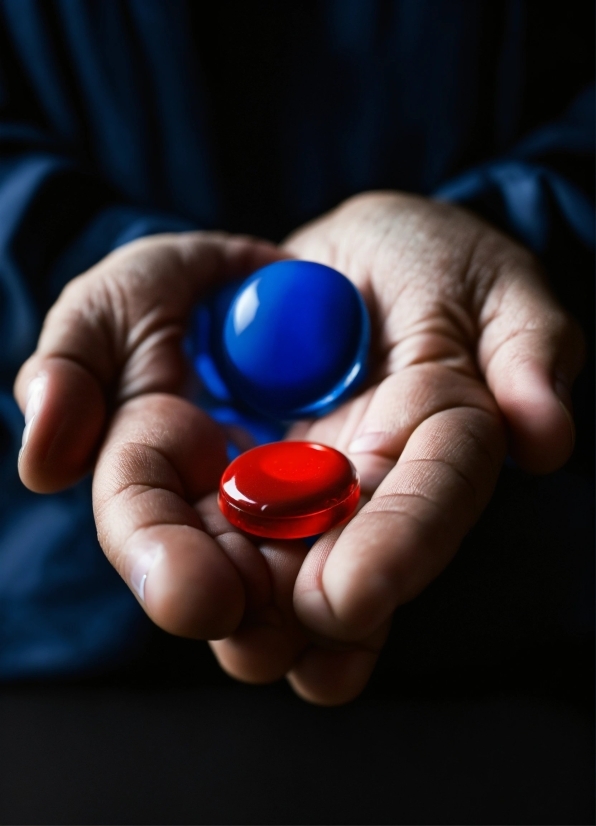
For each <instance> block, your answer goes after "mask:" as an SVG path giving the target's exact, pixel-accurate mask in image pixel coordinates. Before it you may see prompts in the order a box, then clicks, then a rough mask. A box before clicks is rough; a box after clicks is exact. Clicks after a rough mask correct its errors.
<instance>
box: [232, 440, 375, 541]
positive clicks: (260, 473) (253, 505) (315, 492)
mask: <svg viewBox="0 0 596 826" xmlns="http://www.w3.org/2000/svg"><path fill="white" fill-rule="evenodd" d="M359 498H360V481H359V479H358V474H357V472H356V469H355V467H354V465H353V464H352V463H351V462H350V461H349V459H347V458H346V457H345V456H344V455H343V453H340V452H339V451H338V450H334V448H332V447H327V446H325V445H318V444H314V443H313V442H275V443H273V444H269V445H262V446H261V447H255V448H253V449H252V450H249V451H247V452H246V453H243V454H242V455H240V456H238V458H237V459H234V461H233V462H232V463H231V464H230V465H228V467H227V468H226V470H225V472H224V474H223V476H222V478H221V482H220V485H219V500H218V501H219V507H220V509H221V511H222V513H223V514H224V516H225V517H226V518H227V519H228V520H229V521H230V522H231V523H232V524H233V525H235V526H236V527H237V528H241V529H242V530H243V531H246V532H247V533H252V534H256V535H257V536H266V537H271V538H275V539H298V538H300V537H305V536H314V535H315V534H319V533H323V532H324V531H327V530H329V529H330V528H332V527H334V525H337V524H339V523H340V522H343V521H344V519H347V518H348V517H349V516H351V514H352V513H353V512H354V510H355V509H356V505H357V504H358V500H359Z"/></svg>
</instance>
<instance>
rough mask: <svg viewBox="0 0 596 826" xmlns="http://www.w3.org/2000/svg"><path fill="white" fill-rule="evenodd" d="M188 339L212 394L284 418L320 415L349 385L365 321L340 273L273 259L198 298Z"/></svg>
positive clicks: (358, 368) (361, 363) (359, 358)
mask: <svg viewBox="0 0 596 826" xmlns="http://www.w3.org/2000/svg"><path fill="white" fill-rule="evenodd" d="M195 340H196V342H197V347H196V350H195V366H196V369H197V372H198V373H199V376H200V377H201V378H202V380H203V383H204V384H205V386H206V387H207V388H208V390H209V391H210V392H211V394H212V395H213V396H214V397H215V398H216V399H219V400H220V401H221V402H226V403H230V402H239V403H240V404H244V405H246V406H247V407H248V408H250V409H252V410H254V411H257V412H259V413H260V414H262V415H264V416H267V417H270V418H273V419H276V420H282V421H287V420H292V419H298V418H302V417H310V416H321V415H323V414H325V413H327V412H329V411H330V410H332V409H333V408H334V407H337V406H338V405H339V404H341V403H342V402H343V401H344V400H345V399H346V398H347V397H348V396H349V395H350V394H351V393H352V392H353V391H354V390H355V389H356V387H357V386H358V385H359V384H360V383H361V381H362V379H363V378H364V374H365V370H366V359H367V355H368V348H369V342H370V323H369V319H368V313H367V310H366V307H365V305H364V301H363V300H362V297H361V295H360V293H359V292H358V290H357V289H356V288H355V287H354V285H353V284H352V283H351V281H349V280H348V279H347V278H345V276H343V275H341V274H340V273H339V272H337V271H336V270H334V269H332V268H331V267H326V266H323V265H322V264H315V263H311V262H306V261H279V262H277V263H275V264H270V265H269V266H267V267H264V268H263V269H261V270H258V271H257V272H255V273H254V274H253V275H252V276H251V277H250V278H249V279H247V280H246V281H245V282H243V283H242V284H241V285H240V286H239V287H238V286H236V287H235V288H226V290H224V291H221V292H220V293H218V294H217V295H216V296H214V297H213V298H212V299H211V301H210V302H208V303H206V304H205V305H203V306H202V307H201V308H200V309H199V310H198V313H197V316H196V333H195Z"/></svg>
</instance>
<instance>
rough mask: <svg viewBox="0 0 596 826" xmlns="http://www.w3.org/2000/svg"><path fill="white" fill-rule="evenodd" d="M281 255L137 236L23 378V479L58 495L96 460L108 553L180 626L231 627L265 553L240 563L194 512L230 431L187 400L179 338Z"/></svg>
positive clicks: (204, 632) (54, 330)
mask: <svg viewBox="0 0 596 826" xmlns="http://www.w3.org/2000/svg"><path fill="white" fill-rule="evenodd" d="M281 256H282V254H281V253H280V251H279V250H278V249H277V248H275V247H273V246H272V245H270V244H267V243H265V242H258V241H255V240H252V239H246V238H244V239H243V238H231V237H227V236H224V235H218V234H212V233H188V234H181V235H176V236H174V235H170V236H154V237H152V238H146V239H142V240H140V241H136V242H134V243H132V244H129V245H127V246H126V247H123V248H121V249H119V250H117V251H116V252H114V253H112V254H111V255H109V256H107V257H106V258H104V259H103V261H101V262H100V263H99V264H98V265H97V266H95V267H93V268H92V269H91V270H89V271H88V272H87V273H85V274H83V275H82V276H79V277H78V278H75V279H74V280H73V281H71V282H70V283H69V284H68V286H67V287H66V288H65V290H64V291H63V293H62V295H61V296H60V297H59V299H58V301H57V302H56V304H55V305H54V307H53V308H52V310H51V311H50V312H49V314H48V316H47V318H46V321H45V324H44V327H43V331H42V334H41V337H40V340H39V343H38V347H37V350H36V352H35V353H34V354H33V355H32V356H31V358H30V359H29V360H28V361H27V362H26V363H25V364H24V365H23V367H22V368H21V371H20V372H19V375H18V377H17V380H16V383H15V395H16V398H17V400H18V402H19V404H20V406H21V409H22V410H23V411H25V410H26V411H27V415H26V418H27V420H28V423H27V425H26V428H25V434H24V442H25V443H24V446H23V450H22V452H21V455H20V460H19V471H20V474H21V478H22V480H23V482H24V483H25V484H26V485H27V486H28V487H29V488H31V490H34V491H37V492H40V493H49V492H53V491H57V490H60V489H62V488H65V487H67V486H69V485H71V484H73V483H74V482H76V481H77V480H78V479H80V478H81V477H82V476H83V475H84V474H85V473H87V472H88V471H89V470H90V469H91V468H92V467H93V466H94V464H95V462H96V459H97V466H96V467H95V473H94V484H93V494H94V510H95V516H96V523H97V530H98V535H99V539H100V542H101V544H102V546H103V549H104V551H105V553H106V555H107V556H108V558H109V559H110V561H111V562H112V563H113V564H114V566H115V567H116V568H117V570H118V571H119V572H120V574H121V575H122V576H123V578H124V579H125V580H126V581H127V582H128V583H129V584H130V585H131V586H132V587H133V589H134V590H135V592H136V593H137V594H138V595H139V596H140V598H141V602H142V604H143V607H144V608H145V610H146V611H147V613H148V614H149V616H150V617H151V618H152V619H153V620H154V621H155V622H156V623H157V624H158V625H160V626H162V627H163V628H165V629H166V630H169V631H172V632H173V633H177V634H184V635H188V636H193V637H199V638H208V637H219V636H222V635H226V634H229V633H231V632H232V631H233V630H234V629H235V628H236V627H237V625H238V623H239V622H240V619H241V617H242V616H243V615H244V613H245V609H246V605H247V603H250V600H251V598H252V597H251V595H252V592H253V590H255V589H256V591H257V592H258V590H259V587H260V583H263V582H265V577H266V571H264V570H263V563H262V560H261V559H260V557H257V559H256V563H255V562H254V558H251V557H250V553H249V554H248V556H246V555H241V559H240V561H239V562H236V556H237V555H236V545H237V544H238V541H237V540H235V539H233V538H232V540H231V542H230V543H229V544H230V546H233V547H228V546H226V542H225V538H224V539H221V541H216V540H215V539H214V538H212V537H211V536H209V535H207V534H206V533H205V532H204V530H203V525H202V522H201V519H200V517H199V515H198V513H197V511H196V510H195V509H194V507H193V505H194V503H195V502H196V500H198V499H200V498H202V497H203V496H205V495H206V494H208V493H209V492H211V491H214V490H216V489H217V487H218V482H219V478H220V475H221V472H222V471H223V469H224V468H225V466H226V463H227V460H226V450H225V434H224V433H223V432H222V431H221V429H220V428H219V426H218V425H216V424H215V422H213V421H212V420H211V419H210V418H209V417H208V416H207V415H205V414H204V413H203V412H201V411H200V410H198V409H197V408H196V407H195V406H194V405H192V404H190V403H189V402H187V401H185V400H184V399H183V398H182V397H181V394H182V393H183V390H184V385H185V382H186V379H187V376H188V365H187V362H186V360H185V358H184V356H183V352H182V347H181V342H182V338H183V336H184V334H185V331H186V328H187V322H188V317H189V315H190V312H191V309H192V308H193V306H194V305H195V304H196V302H197V301H198V300H199V299H200V297H201V295H203V294H204V293H205V292H206V291H207V290H209V289H210V288H213V287H215V286H218V285H220V284H221V283H222V281H224V280H225V279H232V278H238V277H240V276H242V275H246V274H248V273H250V272H252V271H253V270H255V269H257V268H258V267H261V266H264V265H265V264H268V263H270V262H272V261H274V260H277V259H278V258H280V257H281ZM98 454H99V458H97V457H98ZM235 542H236V544H234V543H235ZM255 553H258V552H256V551H255ZM251 559H252V563H253V564H252V566H251V564H250V560H251ZM151 563H153V567H151V572H152V575H151V577H150V578H149V577H148V578H147V579H146V581H145V580H144V578H143V576H144V574H145V573H147V572H148V570H149V565H150V564H151ZM259 563H260V567H259ZM245 569H246V570H247V571H248V573H247V575H246V576H247V580H248V581H249V584H248V585H247V584H246V582H245V580H244V578H243V574H242V571H243V570H245ZM253 569H255V570H253ZM255 571H256V572H255ZM259 577H260V579H259ZM251 582H254V583H256V585H255V588H252V589H251V586H250V583H251ZM267 583H268V581H267V582H266V585H267ZM145 586H146V587H145ZM257 601H258V598H257Z"/></svg>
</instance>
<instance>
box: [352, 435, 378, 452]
mask: <svg viewBox="0 0 596 826" xmlns="http://www.w3.org/2000/svg"><path fill="white" fill-rule="evenodd" d="M386 441H387V434H386V433H363V434H362V436H358V438H356V439H354V441H353V442H350V444H349V446H348V453H372V452H373V451H375V450H378V449H379V448H380V447H382V446H383V444H384V443H385V442H386Z"/></svg>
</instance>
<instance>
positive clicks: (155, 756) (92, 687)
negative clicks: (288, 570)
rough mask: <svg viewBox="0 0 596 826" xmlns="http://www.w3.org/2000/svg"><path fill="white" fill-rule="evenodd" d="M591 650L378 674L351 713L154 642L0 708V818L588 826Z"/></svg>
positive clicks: (198, 652) (197, 650)
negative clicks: (228, 673) (248, 682)
mask: <svg viewBox="0 0 596 826" xmlns="http://www.w3.org/2000/svg"><path fill="white" fill-rule="evenodd" d="M591 661H592V657H591V647H590V650H588V648H587V647H581V646H579V647H569V646H558V647H557V646H551V647H548V648H544V649H541V650H534V651H533V652H529V651H523V652H520V654H519V655H518V656H517V657H516V658H514V659H511V660H510V661H508V662H505V663H500V664H499V666H498V667H497V668H493V669H490V668H488V669H486V668H485V669H482V670H478V669H474V668H469V669H468V670H462V669H459V668H458V669H456V670H452V671H442V672H438V673H435V674H433V675H427V676H425V677H420V676H418V677H412V676H411V675H409V676H408V675H405V674H403V673H401V674H400V672H399V669H397V670H396V669H391V668H390V669H387V668H385V669H384V670H383V669H382V670H381V673H380V674H379V676H378V677H377V678H376V679H375V681H373V684H372V686H371V687H370V688H369V689H368V690H367V691H366V692H365V693H364V695H363V696H362V697H361V698H360V699H359V700H358V701H356V702H355V703H353V704H351V705H349V706H345V707H342V708H338V709H322V708H316V707H312V706H308V705H306V704H305V703H302V702H301V701H300V700H298V699H297V698H295V697H294V696H293V695H292V693H291V692H290V690H289V689H287V688H286V687H285V686H284V685H283V684H278V685H274V686H270V687H264V688H263V687H261V688H255V687H248V686H242V685H239V684H234V683H233V682H232V681H231V680H228V679H227V678H226V677H224V676H223V675H221V674H220V673H219V671H218V669H217V667H216V666H215V664H214V663H213V662H212V660H211V658H210V655H209V654H208V653H207V650H206V648H205V647H204V646H201V645H199V644H193V643H190V642H184V641H179V640H173V639H171V638H166V637H165V635H157V636H156V639H155V640H154V642H153V645H152V649H151V651H150V652H148V653H147V655H146V658H145V659H144V660H143V661H142V662H139V663H137V665H136V667H135V668H134V669H131V670H129V672H128V673H121V674H117V675H116V674H115V675H112V676H111V677H104V678H103V679H101V680H97V679H96V680H93V681H88V682H84V683H79V684H70V685H54V686H50V685H44V686H35V687H33V686H29V687H24V686H20V687H19V686H14V687H12V688H5V689H4V690H3V692H2V694H1V696H0V732H1V733H0V748H1V753H2V770H1V772H0V801H1V802H0V820H1V822H2V823H48V824H54V823H105V824H111V823H131V824H136V823H139V824H141V823H147V824H153V823H250V824H252V823H287V824H290V823H292V824H293V823H325V824H335V823H355V824H356V823H359V824H368V823H396V824H397V823H412V824H426V823H441V824H442V823H462V824H464V823H466V824H468V823H469V824H488V823H491V824H492V823H502V824H505V823H507V824H509V823H511V824H513V823H516V824H522V823H524V824H530V823H531V824H534V823H536V824H538V823H540V824H583V823H592V822H593V818H594V811H593V736H592V730H593V725H592V714H591V706H592V702H591V694H592V692H591V685H592V667H591Z"/></svg>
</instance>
